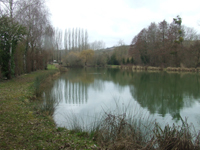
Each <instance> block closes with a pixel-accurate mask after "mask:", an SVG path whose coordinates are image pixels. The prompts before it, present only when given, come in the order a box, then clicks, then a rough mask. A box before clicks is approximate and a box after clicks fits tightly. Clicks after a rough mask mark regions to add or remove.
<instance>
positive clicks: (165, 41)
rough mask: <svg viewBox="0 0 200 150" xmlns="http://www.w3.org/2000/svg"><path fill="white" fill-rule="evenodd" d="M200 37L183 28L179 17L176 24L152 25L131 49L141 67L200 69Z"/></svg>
mask: <svg viewBox="0 0 200 150" xmlns="http://www.w3.org/2000/svg"><path fill="white" fill-rule="evenodd" d="M199 38H200V36H199V35H197V33H196V31H195V30H194V29H192V28H189V27H185V26H182V18H180V17H179V16H177V17H176V18H174V19H173V22H172V23H167V22H166V21H165V20H163V21H162V22H160V23H158V24H156V23H151V24H150V25H149V27H148V28H144V29H142V30H141V31H140V32H139V33H138V35H136V36H135V37H134V38H133V40H132V42H131V46H130V49H129V56H132V57H133V59H134V63H135V64H137V65H147V66H148V65H149V66H159V67H200V41H199Z"/></svg>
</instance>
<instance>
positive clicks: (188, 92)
mask: <svg viewBox="0 0 200 150" xmlns="http://www.w3.org/2000/svg"><path fill="white" fill-rule="evenodd" d="M198 78H199V75H195V74H185V75H183V76H181V75H180V74H168V73H164V72H163V73H162V74H160V73H147V72H140V73H137V74H135V76H134V78H132V80H131V83H132V86H130V92H131V93H132V96H133V97H134V98H135V99H136V100H137V101H138V103H140V105H141V106H142V107H147V108H148V110H149V111H150V112H151V113H156V112H157V113H159V114H162V116H165V114H166V113H170V114H171V115H172V117H173V118H174V119H175V120H179V119H180V117H181V116H180V110H181V109H182V108H183V107H187V106H191V105H192V104H193V103H194V101H195V100H194V99H198V98H200V92H199V82H196V80H197V79H198ZM186 100H187V102H186Z"/></svg>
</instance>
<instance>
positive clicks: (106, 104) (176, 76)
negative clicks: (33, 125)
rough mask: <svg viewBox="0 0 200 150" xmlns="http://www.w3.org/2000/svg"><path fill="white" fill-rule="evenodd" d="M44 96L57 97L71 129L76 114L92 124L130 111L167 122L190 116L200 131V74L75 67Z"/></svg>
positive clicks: (61, 117) (61, 122)
mask: <svg viewBox="0 0 200 150" xmlns="http://www.w3.org/2000/svg"><path fill="white" fill-rule="evenodd" d="M43 96H44V99H45V100H47V99H50V100H52V99H53V100H54V101H55V104H54V106H55V112H54V115H53V118H54V120H55V122H56V124H57V126H59V127H67V128H71V127H70V126H69V121H70V119H69V118H70V117H72V118H76V119H75V120H76V121H77V122H81V124H83V125H84V126H87V125H89V124H91V122H94V121H95V120H96V119H97V118H98V116H99V114H100V113H105V112H108V111H110V112H114V111H119V109H127V110H125V111H127V112H128V111H129V112H131V113H133V116H135V117H138V116H140V117H143V119H146V120H148V119H151V120H156V121H157V122H158V123H160V124H161V126H165V125H166V124H169V125H172V124H173V123H174V124H177V125H181V120H182V119H183V120H185V119H187V122H188V123H189V124H190V123H193V125H194V126H195V128H196V129H197V130H200V75H199V74H198V73H167V72H144V71H143V72H133V71H127V70H119V69H109V68H83V69H80V68H78V69H69V71H68V72H67V73H66V74H62V75H61V76H60V77H59V78H58V79H57V80H55V81H54V83H53V86H52V87H49V88H48V89H47V90H46V91H45V92H44V93H43ZM44 104H45V101H44ZM72 118H71V119H72ZM97 120H98V119H97ZM73 121H74V120H73Z"/></svg>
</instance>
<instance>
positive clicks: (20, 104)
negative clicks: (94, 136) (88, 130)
mask: <svg viewBox="0 0 200 150" xmlns="http://www.w3.org/2000/svg"><path fill="white" fill-rule="evenodd" d="M47 72H49V71H37V72H34V73H31V74H28V75H22V76H20V77H18V78H15V79H12V80H10V81H4V82H0V149H1V150H4V149H5V150H7V149H93V148H95V143H94V142H93V141H92V140H90V139H89V137H87V136H85V134H84V135H82V134H78V135H77V134H76V133H71V131H69V130H67V129H65V128H56V125H55V123H54V121H53V119H52V117H51V116H50V115H49V113H46V111H43V112H42V111H41V110H40V108H39V107H38V106H39V105H40V104H41V102H42V100H40V98H37V97H36V96H35V90H34V80H35V78H36V77H37V76H42V75H43V74H46V73H47ZM83 136H84V137H83Z"/></svg>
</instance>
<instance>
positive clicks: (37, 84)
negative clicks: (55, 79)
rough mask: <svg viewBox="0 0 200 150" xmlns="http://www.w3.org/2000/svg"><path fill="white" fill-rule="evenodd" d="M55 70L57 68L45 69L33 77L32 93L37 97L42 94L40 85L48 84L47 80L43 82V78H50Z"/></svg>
mask: <svg viewBox="0 0 200 150" xmlns="http://www.w3.org/2000/svg"><path fill="white" fill-rule="evenodd" d="M56 72H57V70H51V71H47V72H44V73H43V74H41V75H39V76H37V77H36V78H35V81H34V84H33V87H34V93H35V95H36V96H37V97H39V96H41V94H42V91H43V88H42V87H44V86H45V85H43V86H42V84H48V82H45V80H47V79H48V78H51V77H52V76H53V75H54V74H55V73H56Z"/></svg>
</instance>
